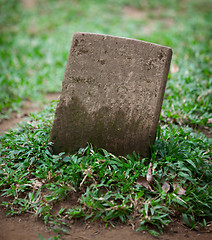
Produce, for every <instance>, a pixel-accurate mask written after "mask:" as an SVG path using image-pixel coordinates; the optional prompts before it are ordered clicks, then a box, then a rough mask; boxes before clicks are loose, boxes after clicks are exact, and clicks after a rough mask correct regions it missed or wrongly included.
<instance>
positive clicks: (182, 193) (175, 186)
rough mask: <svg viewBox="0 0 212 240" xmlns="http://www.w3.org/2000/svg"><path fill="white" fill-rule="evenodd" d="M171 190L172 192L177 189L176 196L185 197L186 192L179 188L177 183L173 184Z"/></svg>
mask: <svg viewBox="0 0 212 240" xmlns="http://www.w3.org/2000/svg"><path fill="white" fill-rule="evenodd" d="M173 189H174V190H176V189H178V190H177V194H178V195H185V192H186V190H185V189H184V188H183V187H181V186H180V184H179V183H173Z"/></svg>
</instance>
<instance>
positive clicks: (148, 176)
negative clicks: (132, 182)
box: [146, 162, 152, 183]
mask: <svg viewBox="0 0 212 240" xmlns="http://www.w3.org/2000/svg"><path fill="white" fill-rule="evenodd" d="M151 167H152V163H151V162H150V164H149V168H148V170H147V175H146V180H147V181H148V182H149V183H151V182H152V168H151Z"/></svg>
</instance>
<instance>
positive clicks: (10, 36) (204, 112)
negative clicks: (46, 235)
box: [0, 0, 212, 239]
mask: <svg viewBox="0 0 212 240" xmlns="http://www.w3.org/2000/svg"><path fill="white" fill-rule="evenodd" d="M0 9H1V14H0V29H1V36H0V43H1V44H0V56H1V59H3V61H0V68H1V76H0V86H1V92H0V115H1V118H8V117H9V113H10V112H11V111H13V110H18V109H20V107H21V106H22V105H23V102H24V101H25V100H26V99H31V100H34V101H35V100H37V99H39V98H42V96H44V95H45V93H47V92H56V91H60V90H61V83H62V77H63V73H64V69H65V65H66V61H67V57H68V51H69V48H70V43H71V37H72V35H73V33H74V32H76V31H82V32H96V33H103V34H111V35H116V36H123V37H130V38H136V39H140V40H145V41H150V42H154V43H158V44H162V45H167V46H170V47H172V48H173V50H174V55H173V60H172V66H171V71H170V74H169V79H168V82H167V88H166V93H165V97H164V102H163V108H162V113H161V118H160V124H159V128H158V134H157V139H156V142H155V144H154V146H152V157H151V158H150V159H146V158H145V159H144V158H141V157H139V156H138V155H137V154H136V153H132V154H130V155H128V156H114V155H112V154H111V153H108V152H107V151H106V150H104V149H95V147H94V146H87V147H86V148H85V149H80V150H79V152H77V153H76V154H75V155H68V156H65V157H64V156H63V154H62V153H61V154H59V155H57V156H54V155H52V154H51V144H50V143H48V140H49V133H50V129H51V126H52V121H53V116H54V111H55V104H53V105H51V106H48V107H47V108H46V109H45V110H44V111H43V112H41V113H38V114H31V118H30V119H29V120H28V122H26V123H23V124H21V125H20V126H19V128H18V129H15V130H11V131H10V132H9V133H6V134H5V135H4V136H1V138H0V141H1V145H0V156H1V158H0V166H1V167H0V186H1V187H0V189H1V192H2V194H3V196H4V202H3V205H4V206H6V207H8V209H9V212H8V213H9V214H22V213H23V212H30V213H33V214H35V215H36V216H39V217H41V218H42V219H43V220H44V222H45V223H46V224H49V225H51V226H53V228H54V230H55V231H58V232H61V231H67V230H68V228H67V226H66V225H68V220H69V219H72V218H84V219H91V220H95V219H101V220H102V221H103V222H105V224H115V223H116V222H117V221H120V222H130V223H132V224H133V225H135V226H136V228H138V229H139V230H142V229H147V230H148V231H150V232H151V233H152V234H155V235H157V234H158V232H162V230H163V227H164V226H165V225H167V224H168V223H169V222H170V221H172V220H173V219H175V218H178V219H179V218H180V217H181V216H182V218H183V220H184V222H185V224H186V225H187V226H189V227H190V228H194V229H200V228H202V227H204V228H206V229H208V228H211V223H210V219H211V205H212V204H211V201H212V200H211V176H212V175H211V138H207V137H206V136H204V135H203V134H202V133H201V132H200V129H205V131H207V133H208V135H210V133H209V132H210V130H211V127H212V126H211V122H212V121H211V119H212V111H211V102H212V93H211V85H212V78H211V72H212V68H211V66H212V64H211V59H212V53H211V51H210V46H211V39H212V36H211V33H212V29H211V20H212V17H211V9H212V4H211V3H210V1H201V2H200V1H197V0H193V1H191V0H184V1H183V2H181V3H180V4H179V1H177V0H173V1H167V0H162V1H156V0H152V1H137V0H134V1H130V2H129V1H126V0H118V1H115V3H114V1H110V0H107V1H106V0H102V1H96V0H91V1H85V0H81V1H66V0H63V1H37V4H36V6H34V7H33V8H31V9H25V8H24V7H23V5H22V4H21V2H18V3H17V1H15V0H11V1H5V0H2V1H1V2H0ZM130 11H131V12H132V11H136V13H137V14H138V15H139V18H138V17H135V12H134V14H130ZM38 16H39V17H38ZM148 169H150V170H151V174H152V177H153V180H152V182H151V183H149V182H147V181H146V176H147V172H148ZM72 197H73V199H76V201H74V202H72V205H70V207H69V208H65V207H63V208H61V209H60V210H59V211H58V212H55V211H54V209H55V208H54V206H55V205H56V204H57V203H58V202H60V201H62V200H65V199H71V198H72ZM62 220H63V221H62ZM41 239H42V237H41Z"/></svg>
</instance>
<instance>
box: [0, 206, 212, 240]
mask: <svg viewBox="0 0 212 240" xmlns="http://www.w3.org/2000/svg"><path fill="white" fill-rule="evenodd" d="M5 213H6V209H4V208H3V207H2V206H1V207H0V239H1V240H39V235H38V234H39V233H40V234H41V236H42V237H43V238H44V239H48V238H50V237H53V236H57V233H55V232H54V231H51V230H50V229H49V228H48V227H47V226H46V225H45V224H44V223H43V222H42V221H41V220H40V219H37V218H35V217H34V216H32V215H30V214H24V215H21V216H6V215H5ZM67 230H69V232H70V234H69V235H65V234H61V235H60V239H61V240H99V239H101V240H108V239H110V240H129V239H132V240H153V239H161V240H183V239H186V240H188V239H191V240H207V239H211V238H212V234H211V233H202V232H197V231H191V230H189V229H188V228H186V227H185V226H184V225H183V224H181V223H179V222H174V223H172V224H170V225H169V226H168V227H167V228H166V229H165V233H164V234H163V235H160V236H159V237H157V238H155V237H153V236H151V235H150V234H149V233H147V232H145V231H143V232H136V231H135V230H132V227H131V226H128V225H121V224H117V225H116V226H115V228H112V227H107V228H105V226H104V225H103V224H102V223H99V222H95V223H90V222H84V221H82V220H80V221H79V220H78V221H69V228H67Z"/></svg>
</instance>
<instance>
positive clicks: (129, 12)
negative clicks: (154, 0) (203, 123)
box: [122, 6, 174, 35]
mask: <svg viewBox="0 0 212 240" xmlns="http://www.w3.org/2000/svg"><path fill="white" fill-rule="evenodd" d="M122 11H123V14H124V16H126V17H127V18H129V19H135V20H143V21H146V22H147V23H146V24H143V25H142V27H141V30H142V32H143V33H144V34H145V35H149V34H151V33H152V32H154V31H155V29H156V28H157V24H158V23H159V22H160V23H162V25H163V27H164V28H165V29H166V28H170V27H172V26H173V25H174V21H173V19H171V18H167V17H164V16H161V12H164V11H165V10H164V9H160V8H159V9H151V11H150V10H147V9H144V10H143V9H137V8H134V7H131V6H125V7H124V8H123V10H122ZM150 16H151V17H150Z"/></svg>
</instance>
